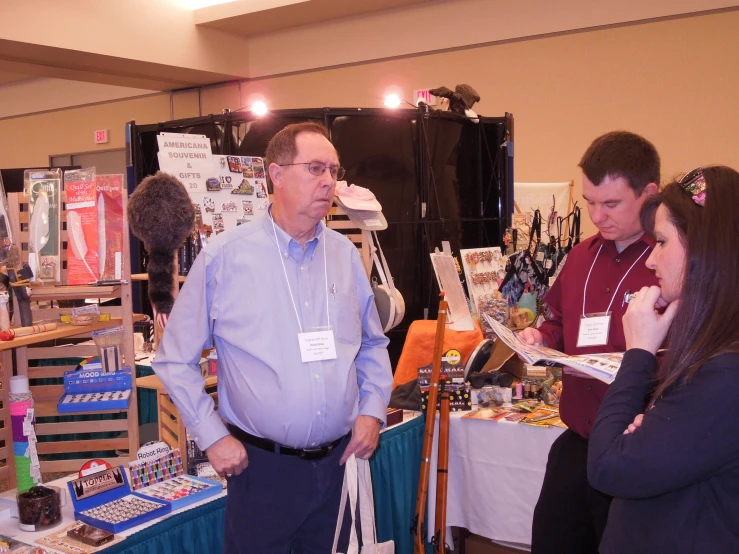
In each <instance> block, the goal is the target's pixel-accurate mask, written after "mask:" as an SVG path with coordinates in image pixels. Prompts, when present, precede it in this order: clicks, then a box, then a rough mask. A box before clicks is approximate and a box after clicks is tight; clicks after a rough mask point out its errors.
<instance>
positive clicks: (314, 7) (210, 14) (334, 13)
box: [195, 0, 431, 36]
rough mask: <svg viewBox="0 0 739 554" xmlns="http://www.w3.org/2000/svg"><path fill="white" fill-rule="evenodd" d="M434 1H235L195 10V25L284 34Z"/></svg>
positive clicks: (234, 30) (223, 29)
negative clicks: (315, 24) (308, 26)
mask: <svg viewBox="0 0 739 554" xmlns="http://www.w3.org/2000/svg"><path fill="white" fill-rule="evenodd" d="M429 1H431V0H235V1H233V2H225V3H222V4H218V5H214V6H208V7H203V8H200V9H196V10H195V23H197V24H198V25H203V26H205V27H212V28H215V29H220V30H221V31H226V32H229V33H234V34H237V35H242V36H250V35H258V34H263V33H270V32H274V31H281V30H284V29H290V28H293V27H300V26H301V25H310V24H313V23H321V22H325V21H332V20H335V19H340V18H343V17H351V16H357V15H366V14H369V13H374V12H380V11H384V10H391V9H395V8H401V7H405V6H410V5H413V4H421V3H424V2H429Z"/></svg>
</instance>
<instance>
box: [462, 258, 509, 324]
mask: <svg viewBox="0 0 739 554" xmlns="http://www.w3.org/2000/svg"><path fill="white" fill-rule="evenodd" d="M460 254H461V255H462V267H463V268H464V277H465V282H466V283H467V292H469V295H470V300H471V301H472V306H473V309H474V310H475V311H477V310H479V304H480V301H481V300H482V299H483V297H485V296H487V295H491V294H493V293H495V292H496V291H497V290H498V279H502V278H503V277H504V276H505V275H502V271H503V269H504V266H503V264H502V262H501V260H502V258H503V254H502V252H501V251H500V247H499V246H492V247H489V248H469V249H465V250H460ZM478 313H479V312H478Z"/></svg>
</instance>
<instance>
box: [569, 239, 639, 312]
mask: <svg viewBox="0 0 739 554" xmlns="http://www.w3.org/2000/svg"><path fill="white" fill-rule="evenodd" d="M650 248H651V246H647V248H646V250H644V252H642V253H641V256H639V257H638V258H637V259H636V262H634V263H633V264H631V267H630V268H629V270H628V271H627V272H626V273H624V276H623V277H621V280H620V281H619V282H618V286H617V287H616V290H614V291H613V298H611V302H610V303H609V304H608V309H607V310H606V313H610V311H611V306H612V305H613V300H614V299H615V298H616V294H618V289H619V288H621V285H622V284H623V282H624V279H626V276H627V275H628V274H629V273H631V270H632V269H634V266H635V265H636V264H637V262H638V261H639V260H641V259H642V257H643V256H644V254H646V253H647V251H648V250H649V249H650ZM601 250H603V245H602V244H601V245H600V248H598V253H597V254H596V255H595V259H594V260H593V265H591V266H590V271H588V277H587V279H585V288H584V289H583V291H582V316H583V317H585V296H586V295H587V293H588V281H590V274H591V273H592V272H593V268H594V267H595V262H597V261H598V256H600V251H601Z"/></svg>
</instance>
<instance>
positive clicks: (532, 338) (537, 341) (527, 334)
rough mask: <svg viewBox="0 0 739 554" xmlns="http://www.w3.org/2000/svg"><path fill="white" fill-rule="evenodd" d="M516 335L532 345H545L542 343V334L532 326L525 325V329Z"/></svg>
mask: <svg viewBox="0 0 739 554" xmlns="http://www.w3.org/2000/svg"><path fill="white" fill-rule="evenodd" d="M518 336H519V337H520V338H521V340H522V341H523V342H525V343H526V344H530V345H532V346H546V345H545V344H544V335H542V334H541V332H540V331H539V330H538V329H534V328H533V327H526V329H524V330H523V331H521V332H520V333H518Z"/></svg>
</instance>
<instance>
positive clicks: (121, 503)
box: [67, 466, 172, 533]
mask: <svg viewBox="0 0 739 554" xmlns="http://www.w3.org/2000/svg"><path fill="white" fill-rule="evenodd" d="M67 487H68V488H69V496H70V498H71V499H72V503H73V505H74V517H75V519H77V520H79V521H83V522H85V523H87V524H88V525H92V526H93V527H97V528H99V529H104V530H106V531H110V532H111V533H120V532H121V531H125V530H127V529H131V528H132V527H136V526H137V525H141V524H142V523H146V522H147V521H151V520H153V519H157V518H159V517H162V516H165V515H167V514H168V513H170V511H171V509H172V507H171V504H169V503H166V502H163V501H160V500H158V499H156V498H151V497H146V496H143V495H140V494H138V493H135V492H132V491H131V488H130V487H129V485H128V477H127V476H126V470H125V469H124V468H123V466H119V467H116V468H113V469H108V470H104V471H101V472H98V473H93V474H91V475H88V476H86V477H81V478H79V479H73V480H72V481H70V482H68V483H67ZM142 503H151V504H147V505H146V506H147V507H148V508H151V509H150V510H149V511H146V512H144V513H138V512H139V510H137V509H135V507H140V506H141V505H142ZM83 512H88V513H83ZM90 512H92V513H90Z"/></svg>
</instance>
